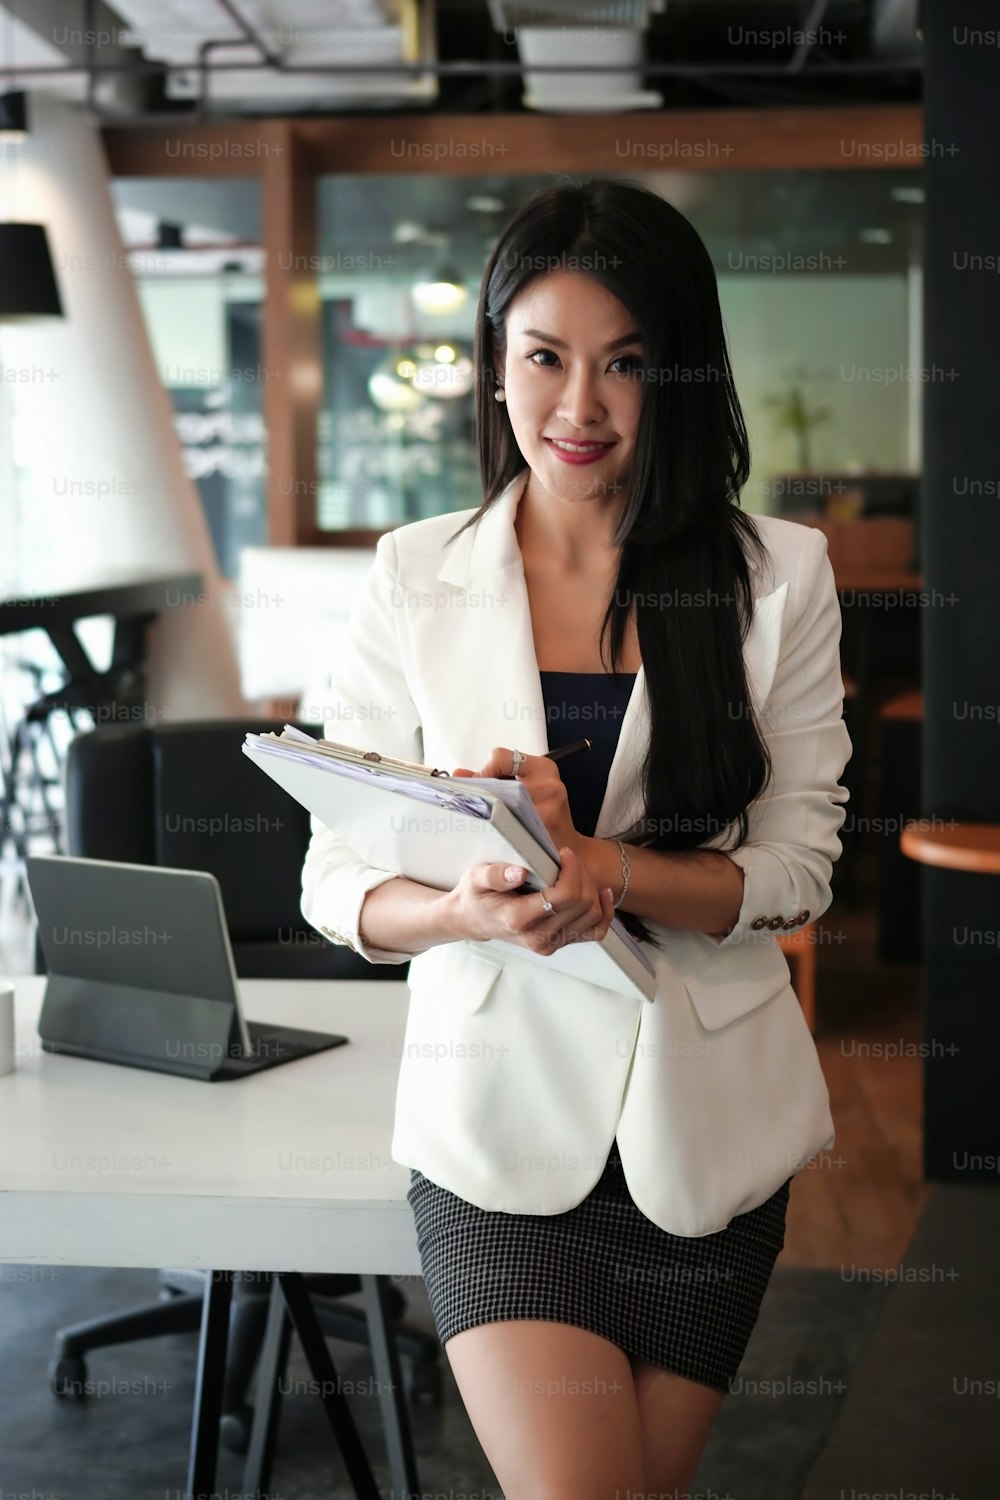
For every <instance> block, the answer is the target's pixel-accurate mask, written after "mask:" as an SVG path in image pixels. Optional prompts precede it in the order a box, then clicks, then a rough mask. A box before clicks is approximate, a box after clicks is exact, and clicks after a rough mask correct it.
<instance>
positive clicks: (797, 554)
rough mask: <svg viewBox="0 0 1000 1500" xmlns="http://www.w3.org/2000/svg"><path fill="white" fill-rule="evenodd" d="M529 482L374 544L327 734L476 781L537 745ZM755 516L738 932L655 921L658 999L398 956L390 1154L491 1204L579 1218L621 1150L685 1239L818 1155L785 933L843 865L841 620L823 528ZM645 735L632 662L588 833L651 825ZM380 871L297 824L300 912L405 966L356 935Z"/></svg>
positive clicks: (458, 953) (485, 952) (500, 963)
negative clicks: (751, 780) (405, 999)
mask: <svg viewBox="0 0 1000 1500" xmlns="http://www.w3.org/2000/svg"><path fill="white" fill-rule="evenodd" d="M528 472H529V471H528V470H527V469H524V470H522V471H521V473H520V474H519V475H517V476H516V478H515V479H514V480H512V481H511V483H510V484H509V485H508V486H507V487H506V489H505V490H504V492H503V494H502V495H501V496H500V497H499V498H498V500H497V501H496V503H495V504H494V506H493V507H492V508H491V509H490V510H489V511H488V512H487V514H486V515H485V516H484V518H483V520H482V521H481V523H480V524H479V525H478V526H474V527H471V528H470V529H469V530H468V531H466V532H465V533H463V535H462V536H461V537H460V538H459V539H458V541H457V542H453V543H448V542H447V540H446V538H447V537H448V536H449V535H450V534H451V533H452V532H453V531H454V530H455V529H456V528H457V527H458V526H459V525H460V524H461V523H462V522H463V521H465V520H467V519H468V517H469V516H470V515H471V514H472V513H473V510H465V511H458V512H452V513H449V514H447V515H441V516H433V517H431V518H429V519H427V520H423V521H416V522H413V523H412V524H410V525H406V526H402V527H399V528H397V529H396V530H395V531H391V532H389V533H387V534H386V535H385V536H383V537H381V538H380V539H379V543H378V546H377V548H376V551H375V560H374V563H373V565H372V567H371V569H370V571H369V573H368V575H367V577H366V580H365V582H364V584H363V585H362V588H361V591H360V593H359V595H358V597H357V599H356V601H355V604H354V607H353V610H352V613H351V617H350V621H349V624H348V628H347V636H346V644H345V648H344V651H343V653H342V656H341V659H340V660H339V661H338V662H337V664H336V666H335V668H334V671H333V674H332V682H333V698H332V700H331V709H330V716H329V717H328V719H327V722H326V725H325V729H324V732H325V735H326V737H327V738H329V739H334V740H341V741H344V742H346V743H349V744H363V745H365V746H366V747H370V748H373V749H377V750H380V751H381V752H383V753H384V754H390V755H396V756H402V757H403V758H405V759H407V760H415V761H421V762H424V763H426V764H429V765H434V766H438V767H440V768H442V769H444V770H452V769H453V768H454V767H456V766H470V767H472V768H473V769H476V768H478V767H479V766H480V765H482V764H483V763H484V762H485V760H486V757H487V756H488V754H489V752H490V750H491V749H492V748H493V746H495V745H509V746H511V747H512V748H517V749H519V750H523V751H525V752H526V753H527V754H529V755H543V754H544V753H545V752H546V750H547V749H548V748H549V747H548V740H547V737H546V728H545V726H546V716H545V705H544V702H543V699H542V691H541V683H540V680H539V675H538V665H537V661H536V659H535V652H534V642H533V636H532V628H531V615H530V610H529V603H528V595H527V589H526V586H525V581H524V571H523V567H522V563H521V554H520V549H519V547H518V543H517V537H516V535H515V532H514V517H515V514H516V508H517V504H518V502H519V500H520V498H521V494H522V493H523V489H524V483H525V481H526V479H527V476H528ZM754 519H755V521H756V522H757V525H758V526H759V527H760V530H761V534H762V536H763V538H764V540H765V542H766V544H767V548H768V552H769V555H770V559H771V562H772V564H773V567H772V568H771V569H766V570H765V572H764V576H761V577H758V576H757V575H756V574H755V575H754V578H755V586H754V595H755V606H754V614H753V619H752V623H751V628H750V631H749V633H748V636H747V639H746V642H745V647H744V656H745V662H746V667H747V675H748V679H749V682H750V684H751V691H752V693H753V695H754V699H755V702H756V703H757V705H758V707H759V708H760V710H761V711H762V715H763V718H762V730H763V732H764V733H765V735H766V738H767V741H768V744H769V746H770V750H771V755H772V757H773V763H774V780H773V782H772V783H771V784H770V787H769V789H768V790H766V791H765V793H764V794H763V796H761V797H759V798H757V799H756V801H755V802H754V803H753V804H752V805H751V807H750V809H749V819H750V830H749V842H748V843H747V844H745V845H744V846H743V847H742V848H741V849H738V850H736V851H734V853H733V855H732V856H731V857H732V858H733V859H734V860H735V861H736V863H737V864H739V865H740V866H741V867H742V869H743V871H744V896H743V904H742V907H741V909H740V913H739V918H738V920H737V922H736V925H735V926H734V927H733V929H732V931H731V932H730V933H729V934H728V935H727V936H726V937H725V938H723V939H718V938H713V937H710V936H708V935H707V934H704V933H699V932H688V931H683V930H680V929H677V928H670V927H663V926H660V925H659V924H656V923H650V925H651V927H652V928H653V930H654V931H655V932H656V935H657V937H658V938H660V939H661V941H662V942H663V949H662V950H661V951H658V950H656V949H654V948H652V947H651V946H649V945H647V952H648V953H649V956H650V958H651V959H652V960H653V962H654V964H655V966H656V972H657V977H658V989H657V994H656V997H655V999H654V1000H653V1001H652V1002H650V1001H648V1000H644V999H633V998H629V997H626V996H623V995H618V994H615V993H613V992H611V991H610V990H607V989H604V988H601V987H598V986H596V985H592V984H589V983H587V982H585V981H582V980H579V979H574V978H572V977H569V976H566V975H562V974H559V973H557V972H556V971H554V970H553V971H551V972H550V973H548V974H547V973H546V972H545V969H544V967H543V966H541V965H539V964H538V963H536V962H533V961H531V960H527V959H525V960H521V959H518V958H514V957H512V958H509V959H507V958H504V957H502V956H500V955H498V954H497V953H496V952H494V951H492V950H490V949H488V948H486V947H485V946H484V945H479V944H476V943H472V942H466V941H460V942H453V943H444V944H439V945H436V946H435V947H433V948H430V949H428V950H426V951H425V952H424V953H420V954H417V955H416V956H414V957H413V958H412V961H411V963H410V970H409V987H410V1002H409V1011H408V1017H407V1026H406V1035H405V1041H404V1043H403V1048H402V1052H403V1055H402V1058H401V1064H400V1071H399V1083H398V1090H397V1096H396V1113H395V1127H394V1134H393V1138H392V1146H391V1152H392V1156H393V1159H394V1160H395V1161H397V1162H400V1163H402V1164H404V1165H407V1166H411V1167H417V1168H418V1169H419V1170H420V1171H421V1172H423V1173H424V1174H425V1175H426V1176H427V1177H429V1178H431V1179H432V1180H433V1181H434V1182H437V1183H440V1184H441V1185H442V1186H443V1187H446V1188H448V1189H450V1191H452V1192H453V1193H457V1194H458V1195H459V1196H460V1197H462V1198H465V1199H467V1200H468V1201H470V1202H472V1203H474V1204H477V1205H478V1206H479V1207H480V1208H484V1209H499V1210H504V1211H506V1212H512V1213H513V1212H522V1213H537V1214H555V1213H562V1212H564V1211H565V1210H566V1209H569V1208H572V1207H573V1206H574V1205H576V1204H577V1203H579V1202H580V1201H581V1200H582V1199H583V1198H584V1197H585V1196H586V1195H587V1193H588V1192H589V1191H590V1190H591V1188H592V1187H593V1186H594V1184H595V1183H596V1181H597V1179H598V1178H599V1177H600V1175H601V1172H602V1170H603V1168H604V1164H605V1162H606V1160H607V1156H608V1152H609V1150H610V1148H611V1145H612V1141H613V1140H614V1139H615V1137H617V1140H618V1148H619V1152H620V1154H621V1160H622V1166H623V1169H624V1173H625V1178H626V1181H627V1183H628V1187H629V1190H630V1192H631V1193H632V1196H633V1198H634V1200H635V1202H636V1203H637V1204H638V1206H639V1208H640V1209H641V1210H642V1211H643V1213H645V1214H646V1215H647V1216H648V1217H649V1218H650V1219H652V1220H653V1221H654V1222H655V1223H656V1224H659V1225H660V1226H661V1228H663V1229H665V1230H668V1231H670V1232H672V1233H674V1234H679V1235H686V1236H698V1235H705V1234H712V1233H714V1232H715V1231H717V1230H720V1229H723V1228H725V1226H726V1225H727V1224H728V1222H729V1220H730V1219H731V1218H732V1217H733V1216H734V1215H736V1214H740V1213H744V1212H747V1211H748V1210H750V1209H752V1208H755V1207H757V1205H758V1204H760V1203H762V1202H763V1201H764V1200H765V1199H766V1198H767V1197H769V1196H770V1195H771V1194H772V1193H773V1192H775V1191H776V1189H777V1188H778V1187H780V1185H781V1184H782V1183H783V1182H784V1181H785V1180H786V1179H787V1178H788V1177H790V1176H792V1175H793V1174H794V1173H795V1172H796V1171H798V1170H800V1169H801V1168H802V1167H803V1166H805V1164H806V1163H807V1162H808V1161H809V1159H810V1158H811V1157H813V1156H814V1155H815V1154H816V1153H817V1152H818V1151H821V1150H823V1149H824V1148H826V1147H829V1146H831V1145H832V1144H833V1138H834V1137H833V1123H832V1120H831V1117H830V1108H829V1098H828V1094H827V1089H826V1084H825V1082H824V1079H823V1075H822V1072H821V1070H820V1065H819V1059H818V1057H817V1054H816V1049H815V1046H814V1044H813V1040H812V1036H811V1035H810V1032H809V1029H808V1027H807V1025H806V1023H805V1020H804V1018H803V1016H802V1011H801V1008H800V1006H799V1004H798V1001H797V1000H796V997H795V994H794V992H793V990H792V987H791V984H790V983H789V968H788V964H787V962H786V960H785V957H784V955H783V954H782V952H781V950H780V948H779V947H778V946H777V944H776V942H775V936H776V934H777V932H779V931H781V930H784V929H792V930H794V928H795V927H797V926H802V925H804V924H805V923H806V922H808V921H810V920H812V919H814V918H816V917H819V916H821V915H822V913H823V912H824V911H826V909H827V907H828V906H829V904H830V901H831V889H830V877H831V872H832V866H833V863H834V861H835V860H836V859H837V858H838V857H839V855H840V852H841V845H840V840H839V838H838V830H839V829H840V828H841V826H842V824H843V822H844V819H845V817H846V810H845V806H844V804H845V803H846V801H847V796H848V794H847V791H846V789H845V788H844V787H843V786H841V785H840V784H839V780H840V777H841V775H842V774H843V771H844V767H845V766H846V764H847V761H848V760H849V758H850V755H851V742H850V739H849V736H848V733H847V729H846V727H845V725H844V721H843V717H842V715H843V683H842V679H841V674H840V659H839V641H840V631H841V621H840V608H839V603H838V598H837V593H836V588H835V585H834V579H833V570H832V568H831V566H830V561H829V558H828V556H827V548H826V539H825V537H824V536H823V534H822V532H821V531H819V530H817V529H815V528H813V527H809V526H802V525H797V524H795V523H794V522H791V521H784V520H779V519H776V518H773V517H768V516H756V517H755V518H754ZM648 737H649V722H648V703H647V698H646V689H645V683H644V679H643V671H642V669H641V668H640V671H639V673H638V675H637V677H636V680H635V684H634V686H633V689H632V694H631V698H630V700H629V703H628V706H627V709H626V712H625V714H624V717H623V719H622V722H621V729H620V733H619V740H618V746H617V749H616V752H615V756H614V760H613V762H612V766H611V771H610V775H609V778H608V785H607V791H606V794H605V797H604V801H603V803H602V806H601V811H600V815H599V817H598V820H597V825H596V829H595V833H596V835H597V836H598V837H600V836H602V835H605V834H608V833H611V832H612V831H614V830H617V829H618V828H621V827H626V826H630V825H631V824H632V823H633V822H634V821H635V820H637V819H638V818H640V817H641V816H642V815H643V806H642V799H641V786H640V782H639V776H640V771H641V766H642V761H643V757H644V754H645V750H646V745H647V743H648ZM729 841H730V842H731V841H732V838H731V837H730V840H729ZM725 842H727V840H726V838H725V835H720V836H718V837H717V838H715V839H713V840H709V841H707V842H706V844H705V845H704V846H703V847H708V848H710V847H715V846H717V845H720V844H723V843H725ZM392 876H393V872H392V871H391V870H382V869H377V868H374V867H372V866H370V865H367V864H365V863H364V862H363V861H361V860H360V859H359V858H358V857H357V856H356V855H355V854H354V853H353V852H352V850H351V849H350V848H348V847H346V846H345V845H344V843H343V842H342V840H341V839H340V838H338V836H337V835H336V834H335V833H332V832H331V831H330V830H329V829H327V828H324V827H323V826H322V825H321V824H320V823H319V820H318V819H316V818H313V819H312V838H311V841H310V845H309V849H308V852H307V855H306V860H305V865H304V868H303V885H302V889H303V895H302V911H303V914H304V915H305V917H306V919H307V921H308V922H310V924H312V925H313V926H314V927H315V928H316V929H317V930H318V931H320V932H322V933H324V934H325V935H326V936H327V937H328V938H331V939H332V940H333V941H336V942H343V943H346V944H347V945H348V946H349V947H351V948H353V949H354V950H355V951H356V952H358V953H361V954H362V955H363V956H364V957H365V958H366V959H368V960H370V961H372V962H380V963H403V962H405V961H406V959H407V958H409V957H410V955H409V954H406V953H403V952H392V951H389V950H385V949H377V948H371V947H368V946H365V945H364V944H362V941H361V938H360V936H359V933H358V927H359V913H360V910H361V905H362V902H363V900H364V897H365V894H366V893H367V892H368V891H369V890H371V889H372V888H373V887H374V886H376V885H380V884H381V883H382V882H383V881H385V880H389V879H391V878H392ZM645 920H647V921H648V920H649V919H648V918H646V919H645Z"/></svg>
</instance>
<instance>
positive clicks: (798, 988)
mask: <svg viewBox="0 0 1000 1500" xmlns="http://www.w3.org/2000/svg"><path fill="white" fill-rule="evenodd" d="M777 943H778V947H779V948H780V949H781V951H782V953H783V954H784V955H785V957H786V958H787V959H788V960H789V963H790V964H791V966H792V988H793V989H794V991H795V994H796V996H797V997H798V1002H799V1004H800V1005H801V1007H802V1014H803V1015H804V1016H805V1018H806V1025H807V1026H808V1027H809V1030H810V1031H812V1032H815V1030H816V923H815V922H807V923H806V925H805V926H804V927H799V928H798V929H797V930H796V931H795V932H788V933H784V934H782V935H781V936H780V937H779V938H778V939H777Z"/></svg>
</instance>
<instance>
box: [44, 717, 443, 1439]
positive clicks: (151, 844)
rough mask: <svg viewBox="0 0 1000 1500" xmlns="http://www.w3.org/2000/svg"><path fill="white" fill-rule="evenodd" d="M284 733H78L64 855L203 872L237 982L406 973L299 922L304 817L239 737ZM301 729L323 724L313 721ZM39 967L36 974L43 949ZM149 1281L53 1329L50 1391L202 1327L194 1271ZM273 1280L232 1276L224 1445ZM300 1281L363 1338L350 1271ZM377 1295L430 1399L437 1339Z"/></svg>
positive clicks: (245, 1418) (415, 1388)
mask: <svg viewBox="0 0 1000 1500" xmlns="http://www.w3.org/2000/svg"><path fill="white" fill-rule="evenodd" d="M280 728H281V723H280V722H279V721H272V720H269V719H258V720H253V721H250V720H244V719H222V720H202V721H197V722H194V723H185V724H159V725H147V724H141V723H140V724H110V725H106V726H101V727H99V728H97V729H93V730H90V731H88V732H86V733H83V734H79V735H77V736H76V738H75V739H74V740H73V741H72V742H71V744H70V746H69V750H68V753H67V757H66V829H67V845H68V853H70V854H72V855H76V856H79V857H83V858H90V859H115V860H122V861H127V862H130V863H133V864H153V865H168V866H170V867H171V868H174V869H187V870H208V871H210V872H211V873H212V874H213V875H215V876H216V878H217V879H218V881H219V886H220V888H221V892H222V901H223V907H224V909H225V913H226V925H227V927H228V929H229V934H230V941H231V944H232V949H233V959H234V962H235V965H236V972H237V974H238V975H239V976H240V977H241V978H268V979H270V978H283V979H321V978H334V979H392V980H395V981H398V980H400V979H402V978H405V976H406V973H407V970H408V967H409V966H408V965H407V964H370V963H368V961H367V960H366V959H364V958H362V957H361V956H360V954H357V953H354V952H352V950H351V949H349V948H346V947H344V946H342V945H341V944H339V943H338V944H334V943H327V942H326V940H325V939H323V938H322V937H321V936H320V934H319V933H317V932H315V931H314V930H313V929H312V928H311V927H310V926H309V924H308V923H307V922H306V920H305V918H304V917H303V916H302V912H301V907H300V902H301V874H302V864H303V860H304V858H305V852H306V847H307V845H308V842H309V814H308V813H307V812H306V810H305V809H304V808H303V807H300V806H299V804H298V803H297V802H295V801H294V799H293V798H291V797H289V796H288V795H287V793H285V792H284V791H282V789H281V788H280V787H279V786H277V785H276V784H275V783H274V782H273V781H271V780H270V778H269V777H267V776H265V775H264V773H263V772H262V771H261V770H260V768H259V767H258V766H256V765H254V764H253V762H252V761H250V760H249V759H248V758H247V757H246V756H245V755H244V754H243V752H242V750H241V748H240V746H241V745H242V743H243V738H244V735H245V734H246V733H247V731H252V732H253V733H257V734H260V733H263V732H265V731H267V730H275V731H277V730H279V729H280ZM299 728H301V729H304V730H306V732H307V733H312V734H318V733H319V732H320V729H319V726H317V725H311V724H300V725H299ZM243 830H249V831H243ZM36 964H37V969H38V972H39V973H43V972H45V970H44V955H43V954H42V953H41V950H40V945H36ZM238 1086H239V1085H237V1087H238ZM159 1281H160V1288H161V1291H160V1300H159V1301H158V1302H152V1303H147V1304H144V1305H143V1306H141V1307H136V1308H131V1309H129V1310H127V1311H125V1312H121V1313H114V1314H111V1315H109V1316H105V1317H100V1318H94V1319H91V1320H89V1321H87V1322H84V1323H78V1324H74V1325H73V1326H72V1327H67V1328H62V1329H60V1330H59V1331H58V1332H57V1334H56V1347H55V1353H54V1356H53V1360H52V1364H51V1366H50V1369H49V1378H50V1383H51V1386H52V1390H53V1391H54V1393H55V1394H56V1395H57V1396H69V1397H73V1396H78V1395H80V1394H82V1392H83V1389H84V1386H83V1382H84V1380H85V1378H86V1365H85V1362H84V1356H85V1354H86V1353H87V1352H88V1351H89V1350H91V1349H98V1348H105V1347H107V1346H109V1345H113V1344H122V1343H130V1342H132V1341H133V1340H135V1339H142V1338H153V1337H156V1336H158V1335H160V1334H166V1333H182V1332H191V1331H194V1330H196V1329H197V1328H198V1327H199V1325H200V1321H201V1313H202V1289H203V1286H204V1273H202V1272H199V1271H189V1270H164V1271H161V1272H160V1273H159ZM270 1282H271V1277H270V1274H269V1273H266V1272H261V1273H256V1272H247V1273H243V1274H241V1275H239V1276H238V1277H237V1278H236V1286H235V1295H234V1299H233V1305H232V1308H233V1310H232V1321H231V1328H230V1343H229V1355H228V1364H227V1371H226V1390H225V1394H224V1400H223V1417H222V1427H221V1434H222V1439H223V1441H224V1442H225V1443H226V1445H227V1446H228V1447H230V1448H233V1449H235V1450H236V1451H243V1449H244V1448H245V1447H246V1443H247V1440H248V1437H249V1430H250V1420H251V1418H252V1409H251V1408H250V1407H249V1405H248V1403H247V1399H246V1395H247V1391H248V1388H249V1385H250V1380H251V1376H252V1374H253V1370H254V1366H255V1364H256V1361H257V1357H258V1354H259V1352H260V1346H261V1342H262V1340H263V1336H264V1328H265V1325H266V1320H267V1306H268V1295H269V1292H270ZM305 1282H306V1285H307V1287H308V1289H309V1291H310V1294H311V1296H312V1298H313V1301H314V1306H315V1310H316V1315H317V1319H318V1321H319V1324H320V1327H321V1328H322V1329H323V1332H324V1333H325V1334H327V1335H328V1336H329V1337H331V1338H341V1339H347V1340H350V1341H352V1342H355V1343H366V1342H367V1325H366V1321H365V1317H364V1314H363V1313H362V1311H361V1310H360V1309H358V1308H354V1307H350V1306H344V1305H338V1300H337V1299H339V1298H342V1297H344V1296H345V1295H348V1294H351V1293H354V1292H357V1291H359V1290H360V1281H359V1278H358V1277H357V1276H347V1275H343V1276H341V1275H337V1276H307V1277H306V1278H305ZM386 1292H387V1300H388V1304H389V1311H390V1314H391V1316H392V1319H393V1323H392V1331H393V1333H394V1335H395V1340H396V1346H397V1348H398V1350H399V1352H400V1353H401V1354H403V1355H405V1356H406V1357H407V1358H408V1359H410V1360H411V1361H412V1368H411V1371H410V1377H409V1382H408V1389H409V1393H410V1396H411V1397H416V1396H420V1395H426V1396H429V1397H430V1398H431V1399H433V1400H434V1401H437V1400H439V1399H440V1394H441V1371H440V1365H439V1362H438V1361H439V1355H440V1344H439V1343H438V1340H437V1338H436V1337H434V1336H432V1335H428V1334H426V1333H424V1332H422V1331H421V1330H418V1329H415V1328H413V1327H410V1326H407V1325H406V1324H405V1323H403V1322H402V1321H400V1319H401V1315H402V1313H403V1311H404V1310H405V1306H406V1300H405V1298H404V1297H403V1295H402V1293H401V1292H400V1291H399V1289H398V1287H395V1286H392V1285H390V1286H388V1287H386Z"/></svg>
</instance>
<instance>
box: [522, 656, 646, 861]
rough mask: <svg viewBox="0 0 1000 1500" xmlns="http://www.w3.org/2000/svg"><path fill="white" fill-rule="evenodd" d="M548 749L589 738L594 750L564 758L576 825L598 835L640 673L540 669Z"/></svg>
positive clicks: (562, 773)
mask: <svg viewBox="0 0 1000 1500" xmlns="http://www.w3.org/2000/svg"><path fill="white" fill-rule="evenodd" d="M538 675H539V678H540V679H541V684H542V700H543V702H544V704H545V723H546V728H547V731H548V740H549V744H548V748H549V749H550V750H555V749H557V747H558V746H559V745H569V744H572V742H573V741H574V740H582V739H588V740H592V741H593V743H592V745H591V748H590V749H589V750H582V751H581V752H580V754H579V755H571V756H570V758H569V760H564V761H560V762H559V763H558V766H557V769H558V771H559V775H560V776H561V777H562V779H563V782H564V784H565V787H566V795H567V797H568V798H569V809H570V813H571V814H572V818H573V826H574V828H575V829H576V830H577V832H578V833H582V834H583V835H584V837H585V838H592V837H593V834H594V829H595V828H596V826H597V815H598V813H599V812H600V810H601V803H602V802H603V801H604V793H605V792H606V790H607V786H608V775H609V773H610V771H611V762H612V761H613V760H614V756H615V750H616V749H617V746H618V735H619V732H620V730H621V726H622V719H623V718H624V717H625V710H626V708H627V707H628V700H629V695H630V694H631V692H632V686H633V684H634V682H635V679H636V676H637V675H638V674H637V673H635V672H614V673H608V672H539V674H538Z"/></svg>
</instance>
